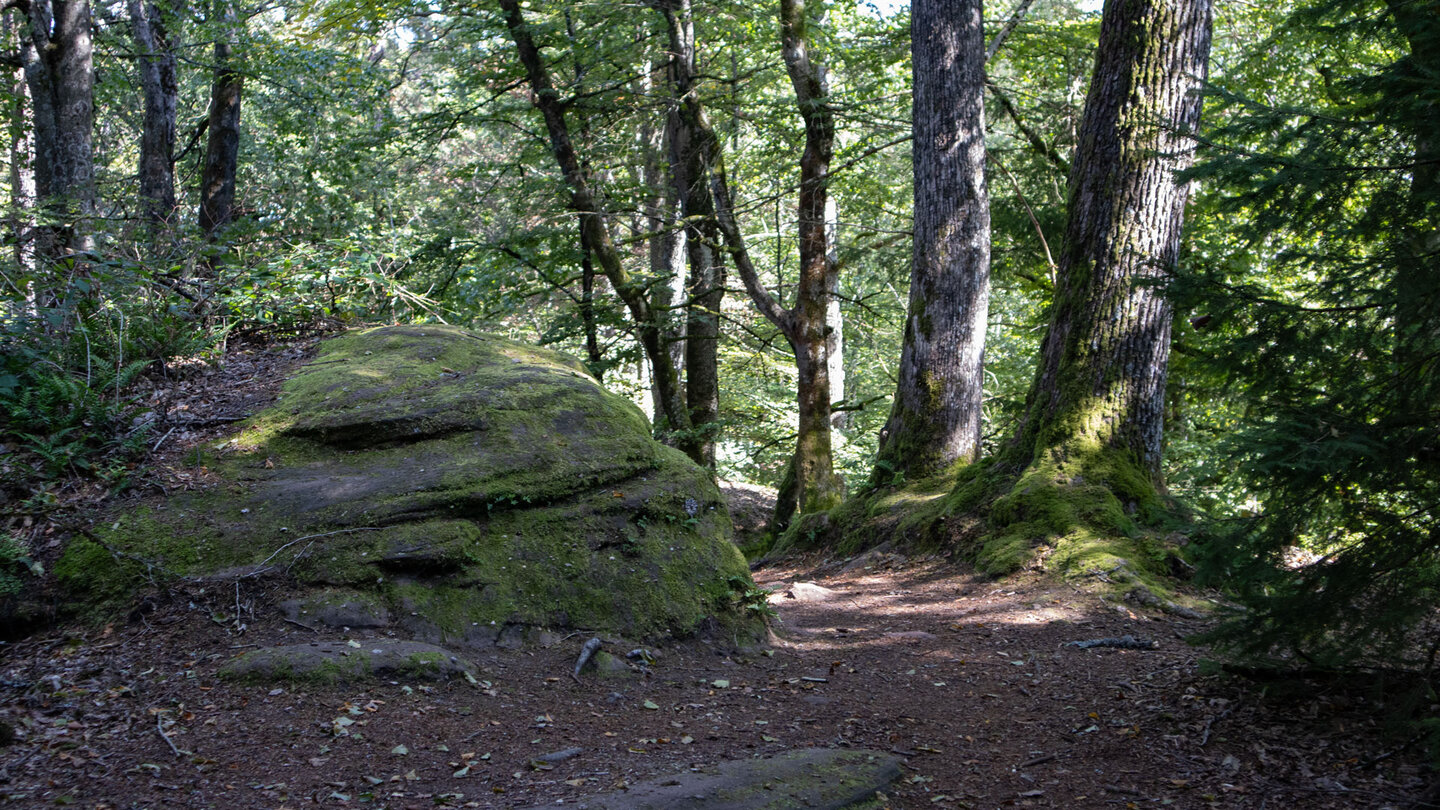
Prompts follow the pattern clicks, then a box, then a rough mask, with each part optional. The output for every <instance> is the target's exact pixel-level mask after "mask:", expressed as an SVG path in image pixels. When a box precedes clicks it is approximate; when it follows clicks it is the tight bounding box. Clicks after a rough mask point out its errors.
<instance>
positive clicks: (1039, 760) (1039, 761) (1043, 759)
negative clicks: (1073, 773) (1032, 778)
mask: <svg viewBox="0 0 1440 810" xmlns="http://www.w3.org/2000/svg"><path fill="white" fill-rule="evenodd" d="M1055 756H1056V755H1055V754H1046V755H1044V756H1039V757H1035V758H1034V759H1027V760H1025V761H1024V762H1022V763H1020V767H1022V768H1029V767H1032V766H1034V765H1044V764H1045V763H1047V762H1054V761H1055Z"/></svg>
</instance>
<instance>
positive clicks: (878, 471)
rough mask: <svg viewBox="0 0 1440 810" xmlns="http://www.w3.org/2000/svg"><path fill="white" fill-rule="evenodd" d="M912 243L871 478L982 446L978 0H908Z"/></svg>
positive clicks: (985, 252) (984, 274) (981, 47)
mask: <svg viewBox="0 0 1440 810" xmlns="http://www.w3.org/2000/svg"><path fill="white" fill-rule="evenodd" d="M910 31H911V39H910V43H911V44H910V47H911V52H912V55H913V64H914V77H915V89H914V97H913V98H914V101H913V105H914V115H913V120H914V131H915V142H914V147H913V158H912V160H913V165H914V175H915V192H914V193H915V226H914V230H915V241H914V249H913V254H912V256H911V262H910V305H909V314H908V316H907V318H906V322H905V340H904V345H903V348H902V350H901V356H900V369H899V372H900V379H899V382H898V384H897V386H896V391H895V402H894V404H893V406H892V407H891V410H890V418H889V420H888V421H887V422H886V424H885V428H884V429H883V430H882V431H881V433H880V448H879V454H878V456H877V458H876V466H875V472H874V475H873V476H872V479H871V480H872V482H873V483H876V484H882V483H887V482H890V481H894V480H896V478H897V477H903V478H910V479H916V478H924V477H927V476H931V475H934V474H936V473H939V472H942V471H944V470H945V469H947V468H948V467H950V466H951V465H953V464H955V463H956V462H971V461H974V460H976V458H978V457H979V454H980V426H981V403H982V394H983V390H982V376H981V372H982V365H983V362H984V356H985V328H986V318H987V313H988V310H989V303H990V199H989V195H988V193H987V191H986V187H985V107H984V93H985V58H986V51H985V37H984V26H983V23H982V21H981V2H980V0H914V2H912V3H911V11H910Z"/></svg>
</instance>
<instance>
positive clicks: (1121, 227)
mask: <svg viewBox="0 0 1440 810" xmlns="http://www.w3.org/2000/svg"><path fill="white" fill-rule="evenodd" d="M1210 31H1211V2H1210V0H1109V1H1108V2H1107V3H1106V4H1105V10H1104V16H1103V19H1102V21H1101V27H1100V42H1099V50H1098V51H1097V53H1096V61H1095V73H1094V77H1093V78H1092V80H1091V83H1090V90H1089V94H1088V96H1087V97H1086V101H1085V115H1084V119H1083V121H1082V123H1081V126H1080V133H1079V141H1078V143H1077V145H1076V149H1075V160H1074V164H1073V169H1072V171H1071V176H1070V204H1069V212H1068V220H1067V225H1066V231H1065V242H1064V247H1063V249H1062V252H1061V255H1060V258H1059V270H1058V274H1057V280H1056V286H1055V296H1054V302H1053V304H1052V308H1051V314H1050V325H1049V329H1048V331H1047V332H1046V335H1045V339H1044V341H1043V344H1042V347H1041V356H1040V366H1039V369H1038V372H1037V375H1036V378H1035V381H1034V383H1033V385H1032V387H1031V390H1030V394H1029V398H1028V403H1027V409H1026V414H1025V416H1024V419H1023V422H1022V424H1021V426H1020V429H1019V431H1018V434H1017V439H1016V443H1015V446H1014V451H1015V453H1016V454H1017V455H1016V457H1015V461H1016V462H1017V463H1019V464H1021V465H1024V464H1028V463H1029V462H1030V461H1031V460H1032V459H1034V458H1037V457H1038V456H1039V455H1040V454H1041V453H1053V454H1057V455H1058V456H1060V457H1065V456H1071V455H1074V454H1077V453H1086V452H1093V451H1096V450H1103V449H1107V448H1108V449H1114V450H1119V451H1121V452H1123V453H1125V454H1127V455H1128V456H1129V460H1130V461H1131V462H1133V463H1134V464H1135V465H1137V466H1138V467H1139V468H1140V469H1142V470H1143V471H1144V472H1146V473H1148V474H1149V476H1150V477H1151V479H1152V481H1153V482H1154V483H1155V484H1156V485H1157V486H1158V485H1159V484H1160V483H1161V482H1160V462H1161V436H1162V428H1163V413H1164V409H1163V405H1164V394H1165V375H1166V370H1167V367H1168V362H1169V355H1170V323H1171V317H1172V311H1171V305H1170V303H1169V301H1167V300H1166V298H1165V296H1164V294H1163V292H1162V291H1161V290H1160V289H1158V287H1157V286H1156V285H1157V284H1158V283H1159V282H1161V281H1162V280H1163V279H1164V278H1165V277H1166V276H1167V275H1168V274H1169V273H1170V272H1171V271H1172V269H1173V268H1174V267H1175V264H1176V260H1177V257H1178V254H1179V249H1180V230H1181V222H1182V218H1183V214H1184V209H1185V203H1186V199H1187V197H1188V192H1189V190H1188V188H1187V186H1185V185H1182V184H1180V183H1178V182H1177V181H1176V179H1175V173H1176V172H1178V171H1180V170H1182V169H1184V168H1186V167H1187V166H1189V165H1190V163H1191V160H1192V155H1193V150H1194V141H1193V140H1192V138H1191V135H1190V133H1192V132H1193V131H1194V130H1195V128H1196V126H1197V125H1198V123H1199V121H1200V104H1201V96H1200V89H1201V85H1202V83H1203V82H1204V80H1205V75H1206V69H1207V64H1208V58H1209V53H1210Z"/></svg>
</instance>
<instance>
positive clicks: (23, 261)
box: [4, 11, 39, 315]
mask: <svg viewBox="0 0 1440 810" xmlns="http://www.w3.org/2000/svg"><path fill="white" fill-rule="evenodd" d="M17 17H18V14H16V15H14V16H12V14H11V12H9V11H6V12H4V25H5V43H6V44H7V45H9V44H10V43H11V42H12V41H13V42H16V43H18V45H19V48H18V49H17V53H20V52H23V51H25V50H26V49H29V50H33V48H34V46H33V44H31V43H30V40H29V39H28V38H27V37H26V35H25V31H24V27H25V26H24V25H22V24H20V23H19V22H18V20H17V19H16V18H17ZM25 61H26V59H25V58H24V57H22V58H21V64H22V67H20V68H17V69H15V71H14V72H13V73H12V74H10V75H11V83H10V109H9V110H7V111H6V112H7V113H8V114H7V116H6V119H7V120H6V128H7V129H8V131H9V135H10V203H11V209H10V233H11V238H12V239H13V240H14V248H13V252H12V254H11V257H12V258H13V259H14V261H15V266H16V267H18V268H20V272H21V273H22V274H23V275H25V276H29V277H32V278H33V276H34V274H35V138H34V136H33V134H32V132H31V128H30V106H31V105H30V88H29V86H28V85H27V84H26V82H25V70H24V67H23V65H24V63H25ZM22 292H24V293H25V299H26V301H25V308H26V309H27V312H26V314H29V315H39V312H38V311H36V310H35V304H36V300H35V292H36V291H35V287H34V282H33V281H31V282H30V283H29V284H28V285H27V286H26V288H25V289H24V290H23V291H22Z"/></svg>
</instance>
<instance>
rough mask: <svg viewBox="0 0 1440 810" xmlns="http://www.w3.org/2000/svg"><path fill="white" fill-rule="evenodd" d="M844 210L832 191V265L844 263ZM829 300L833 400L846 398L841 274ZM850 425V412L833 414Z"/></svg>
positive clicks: (828, 230) (828, 237)
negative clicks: (841, 257)
mask: <svg viewBox="0 0 1440 810" xmlns="http://www.w3.org/2000/svg"><path fill="white" fill-rule="evenodd" d="M839 233H840V211H839V206H838V205H836V203H835V196H834V195H833V194H832V195H831V196H830V199H829V201H828V202H827V204H826V206H825V241H826V242H828V243H829V245H830V264H832V265H834V266H835V267H839V266H840V250H839V244H840V242H839ZM827 295H828V296H829V301H828V303H827V304H826V306H825V365H826V373H827V374H828V375H829V376H830V400H831V402H832V403H833V402H844V401H845V316H844V314H843V313H841V311H840V274H839V273H838V272H837V273H831V274H830V289H829V291H828V293H827ZM849 426H850V412H849V411H835V412H833V413H831V414H830V427H832V428H835V429H837V430H844V429H845V428H848V427H849Z"/></svg>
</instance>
